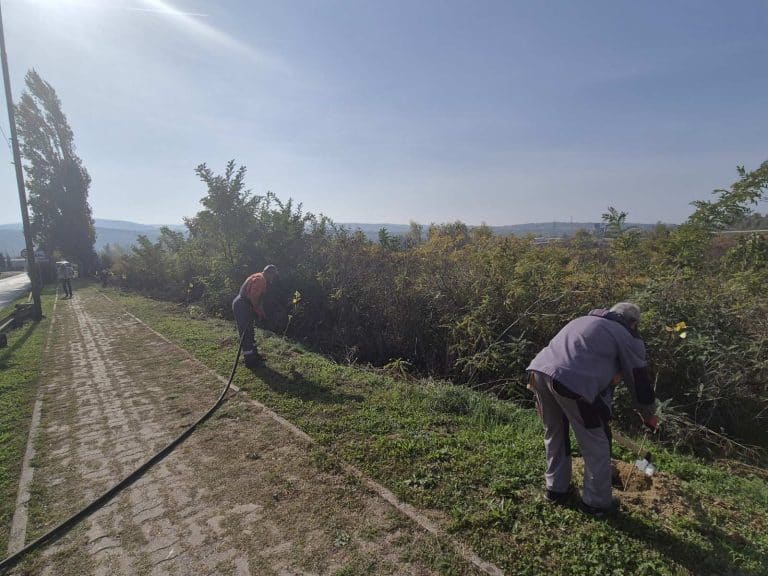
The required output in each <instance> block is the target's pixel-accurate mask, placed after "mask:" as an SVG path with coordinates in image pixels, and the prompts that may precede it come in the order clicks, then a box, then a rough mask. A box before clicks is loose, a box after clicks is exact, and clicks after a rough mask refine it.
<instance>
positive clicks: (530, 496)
mask: <svg viewBox="0 0 768 576" xmlns="http://www.w3.org/2000/svg"><path fill="white" fill-rule="evenodd" d="M106 293H107V294H109V296H110V297H111V298H113V299H115V301H116V303H117V304H118V305H120V306H124V307H125V308H127V309H128V310H129V311H131V312H132V313H133V314H135V315H136V316H138V317H140V318H142V319H143V320H144V321H145V322H147V323H148V324H149V325H151V326H152V327H153V328H154V329H156V330H157V331H159V332H161V333H162V334H164V335H165V336H166V337H168V338H169V339H171V340H174V341H175V342H177V343H178V344H179V345H180V346H182V347H184V348H186V349H187V350H189V351H190V352H191V353H193V354H194V355H195V356H196V357H197V358H198V359H200V360H201V361H202V362H204V363H205V364H207V365H208V366H210V367H211V368H213V369H214V370H216V371H217V372H219V373H221V374H227V373H228V370H229V368H230V365H231V362H232V360H233V358H234V353H235V348H234V346H235V342H236V339H235V337H234V329H233V326H232V324H231V323H230V322H226V321H223V320H221V319H205V318H200V317H198V316H199V315H197V314H195V315H194V316H195V317H193V315H190V314H189V313H187V312H186V310H185V309H184V308H183V307H180V306H176V305H173V304H168V303H162V302H157V301H153V300H149V299H146V298H142V297H140V296H137V295H126V294H119V293H117V292H115V291H113V290H109V291H107V292H106ZM258 341H259V343H260V350H261V351H262V353H263V354H264V355H265V357H266V359H267V363H266V366H265V367H264V368H262V369H259V370H257V371H256V372H250V371H247V370H244V369H240V370H238V373H237V376H236V383H237V384H238V385H239V386H240V387H241V388H243V389H244V390H246V391H247V393H248V394H250V395H251V396H252V397H254V398H256V399H258V400H259V401H261V402H263V403H264V404H266V405H268V406H270V407H271V408H273V409H274V410H275V411H277V412H278V413H280V414H281V415H282V416H284V417H286V418H287V419H289V420H291V421H292V422H294V423H295V424H297V425H298V426H300V427H301V428H302V429H303V430H305V431H306V432H307V433H308V434H310V435H311V436H312V437H314V438H315V439H316V440H317V441H318V442H319V443H320V444H321V445H322V446H324V447H325V448H326V449H327V451H328V452H329V453H330V455H331V456H332V457H334V458H339V459H343V460H345V461H348V462H350V463H353V464H354V465H356V466H358V467H359V468H361V469H362V470H363V471H364V472H365V473H366V474H368V475H369V476H371V477H372V478H374V479H376V480H377V481H379V482H381V483H383V484H384V485H386V486H387V487H389V488H390V489H392V490H393V491H394V492H395V493H396V494H397V495H398V496H399V497H400V498H402V499H403V500H405V501H407V502H410V503H412V504H414V505H416V506H419V507H420V508H423V509H429V510H432V511H433V513H434V514H436V515H437V516H438V517H440V518H442V523H443V525H444V526H447V528H448V529H449V530H450V531H451V532H453V533H455V534H456V535H457V537H460V538H461V539H463V540H464V541H466V542H467V543H469V544H470V545H471V546H472V547H473V548H474V549H475V551H476V552H478V553H479V554H480V555H481V556H482V557H484V558H485V559H487V560H490V561H492V562H494V563H496V564H497V565H499V566H500V567H502V568H503V569H504V570H505V572H506V573H509V574H542V573H552V574H617V575H618V574H718V575H719V574H749V575H752V574H754V575H757V574H768V568H766V567H767V566H768V482H766V478H768V474H765V473H763V471H760V470H755V471H752V472H750V471H748V470H746V469H745V470H741V469H739V468H738V467H736V468H734V469H735V470H737V471H735V472H734V471H730V470H729V469H727V468H724V467H721V466H717V465H715V464H713V463H707V462H704V461H700V460H696V459H693V458H690V457H686V456H681V455H677V454H673V453H670V452H667V451H664V450H662V449H661V448H658V447H655V448H654V453H655V454H656V460H657V465H658V467H659V469H660V470H662V471H664V472H666V473H668V474H670V475H671V476H672V478H671V479H670V482H673V485H674V486H675V487H676V490H677V492H675V493H674V494H670V495H669V498H668V499H667V500H664V499H662V500H660V502H659V504H658V506H659V508H658V509H657V510H653V509H650V508H648V509H644V508H643V507H642V506H640V507H629V508H628V507H623V509H622V512H621V513H620V514H619V515H617V516H615V517H614V518H612V519H610V520H607V521H599V520H593V519H591V518H587V517H585V516H584V515H583V514H581V513H580V512H579V511H578V510H577V509H576V506H575V502H572V503H571V505H569V506H565V507H552V506H551V505H548V504H547V503H545V502H544V500H543V498H542V490H543V478H542V477H543V471H544V452H543V441H542V427H541V424H540V423H539V422H538V420H537V418H536V416H535V413H534V412H533V411H532V410H528V409H524V408H521V407H518V406H516V405H514V404H511V403H508V402H503V401H498V400H495V399H492V398H489V397H486V396H483V395H481V394H478V393H475V392H473V391H471V390H468V389H464V388H458V387H454V386H452V385H450V384H447V383H442V382H435V381H404V380H398V379H394V378H392V377H391V376H388V375H386V374H385V373H383V372H382V371H377V370H372V369H365V368H360V367H354V366H344V365H339V364H335V363H334V362H332V361H330V360H328V359H326V358H324V357H322V356H320V355H317V354H314V353H312V352H310V351H308V350H305V349H304V348H302V347H301V346H300V345H297V344H295V343H291V342H289V341H286V340H283V339H281V338H279V337H276V336H274V335H271V334H267V333H260V334H259V335H258ZM624 457H625V459H626V460H629V459H630V458H631V455H629V454H624ZM444 572H445V573H448V572H450V570H444Z"/></svg>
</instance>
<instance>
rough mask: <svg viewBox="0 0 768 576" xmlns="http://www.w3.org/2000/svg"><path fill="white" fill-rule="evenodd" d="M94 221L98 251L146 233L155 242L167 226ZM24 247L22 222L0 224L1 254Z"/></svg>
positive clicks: (125, 244) (180, 228)
mask: <svg viewBox="0 0 768 576" xmlns="http://www.w3.org/2000/svg"><path fill="white" fill-rule="evenodd" d="M94 223H95V228H96V251H97V252H98V251H99V250H101V249H102V248H103V247H104V246H106V245H107V244H109V245H110V246H122V247H124V248H127V247H129V246H131V245H132V244H134V243H135V242H136V239H137V238H138V237H139V235H140V234H144V235H145V236H146V237H147V238H149V239H150V240H151V241H152V242H154V241H156V240H157V239H158V238H159V237H160V229H161V228H164V227H165V226H166V225H162V224H158V225H154V224H139V223H138V222H128V221H127V220H106V219H101V218H96V219H95V222H94ZM167 227H168V228H170V229H171V230H175V231H178V232H184V231H186V229H187V228H186V226H184V225H183V224H168V225H167ZM23 249H24V235H23V234H22V227H21V222H14V223H12V224H0V254H10V255H11V256H12V257H16V256H18V255H19V254H20V253H21V251H22V250H23Z"/></svg>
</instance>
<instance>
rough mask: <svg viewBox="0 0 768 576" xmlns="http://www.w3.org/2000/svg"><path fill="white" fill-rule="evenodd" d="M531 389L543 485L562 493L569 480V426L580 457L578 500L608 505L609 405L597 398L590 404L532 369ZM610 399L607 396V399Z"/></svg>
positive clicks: (609, 499) (609, 504) (610, 499)
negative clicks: (539, 427) (540, 432)
mask: <svg viewBox="0 0 768 576" xmlns="http://www.w3.org/2000/svg"><path fill="white" fill-rule="evenodd" d="M533 375H534V381H533V382H532V387H533V392H534V394H535V395H536V402H537V408H538V410H539V415H540V416H541V419H542V421H543V422H544V446H545V449H546V453H547V471H546V474H545V475H544V477H545V479H546V482H547V488H548V489H549V490H553V491H556V492H565V491H567V490H568V486H569V485H570V483H571V446H570V439H569V432H568V428H569V425H570V427H571V428H573V432H574V434H575V435H576V440H578V442H579V447H580V448H581V454H582V456H583V457H584V491H583V494H582V500H583V501H584V503H585V504H588V505H589V506H595V507H597V508H608V507H610V506H611V504H612V493H611V432H610V427H609V425H608V421H609V420H610V406H609V405H608V404H607V403H606V402H604V401H603V400H602V399H601V398H598V399H597V400H596V401H595V402H594V403H592V404H590V403H589V402H587V401H586V400H584V399H583V398H581V397H579V396H577V395H576V394H574V393H572V392H571V391H570V390H568V389H567V388H565V387H564V386H563V385H562V384H560V383H559V382H558V381H557V380H553V379H552V378H551V377H549V376H547V375H545V374H541V373H539V372H533ZM607 401H608V402H610V399H607Z"/></svg>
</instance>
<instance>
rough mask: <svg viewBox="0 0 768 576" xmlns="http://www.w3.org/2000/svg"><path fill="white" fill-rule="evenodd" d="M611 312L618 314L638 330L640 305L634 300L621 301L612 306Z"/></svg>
mask: <svg viewBox="0 0 768 576" xmlns="http://www.w3.org/2000/svg"><path fill="white" fill-rule="evenodd" d="M611 312H613V313H614V314H618V315H619V316H621V317H622V318H624V320H625V321H626V323H627V324H628V325H629V326H630V327H631V328H633V329H634V330H637V326H638V324H640V307H639V306H638V305H637V304H632V302H619V303H618V304H614V305H613V306H612V307H611Z"/></svg>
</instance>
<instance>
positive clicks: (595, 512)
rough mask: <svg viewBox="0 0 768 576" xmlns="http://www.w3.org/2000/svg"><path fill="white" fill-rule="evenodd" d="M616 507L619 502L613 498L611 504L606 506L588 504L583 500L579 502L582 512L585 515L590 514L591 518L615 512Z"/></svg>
mask: <svg viewBox="0 0 768 576" xmlns="http://www.w3.org/2000/svg"><path fill="white" fill-rule="evenodd" d="M618 509H619V502H618V501H617V500H616V499H615V498H614V499H613V501H612V502H611V505H610V506H608V507H607V508H600V507H598V506H590V505H589V504H586V503H584V501H582V502H581V511H582V512H584V514H586V515H587V516H592V517H593V518H605V517H606V516H610V515H612V514H615V513H616V511H617V510H618Z"/></svg>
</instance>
